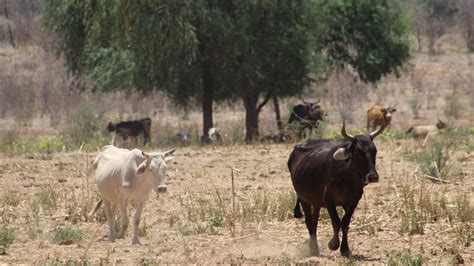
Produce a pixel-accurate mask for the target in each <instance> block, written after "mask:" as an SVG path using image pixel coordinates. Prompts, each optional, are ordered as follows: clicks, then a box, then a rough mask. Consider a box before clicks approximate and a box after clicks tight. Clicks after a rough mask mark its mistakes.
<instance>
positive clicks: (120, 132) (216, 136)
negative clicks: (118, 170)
mask: <svg viewBox="0 0 474 266" xmlns="http://www.w3.org/2000/svg"><path fill="white" fill-rule="evenodd" d="M319 102H320V100H317V101H315V102H307V101H304V100H302V103H301V104H298V105H296V106H294V107H293V109H292V112H291V114H290V118H289V119H288V123H287V124H288V125H292V124H297V126H296V131H297V132H296V135H297V136H298V137H299V139H304V138H306V137H307V136H308V135H307V131H308V130H309V136H311V133H312V130H313V128H317V127H318V125H319V123H320V121H324V120H325V117H326V116H327V113H326V112H325V110H324V109H323V108H322V107H321V105H319ZM396 111H397V109H396V108H394V107H390V106H387V107H382V106H379V105H374V106H372V107H371V108H370V109H369V110H367V131H374V130H375V129H376V128H378V127H380V126H381V125H386V126H390V124H391V121H392V114H393V113H395V112H396ZM446 127H447V124H446V123H444V122H443V121H441V120H439V119H438V123H437V124H436V125H420V126H413V127H410V128H409V129H408V130H407V132H406V133H407V134H411V135H412V136H413V137H414V138H425V137H426V136H427V135H435V134H437V133H438V132H439V131H440V130H441V129H444V128H446ZM150 130H151V118H149V117H146V118H143V119H140V120H132V121H121V122H118V123H112V122H109V124H108V125H107V128H106V131H108V132H113V133H114V135H113V140H112V143H113V144H114V145H117V144H116V143H117V142H116V137H118V139H120V140H121V141H128V139H129V138H132V139H133V140H134V141H135V142H137V138H138V137H139V136H143V145H146V144H147V143H149V142H150V138H151V132H150ZM207 134H208V135H207V136H202V137H201V140H207V141H216V140H221V139H222V137H221V134H220V132H219V130H218V129H217V128H210V129H209V131H208V133H207ZM176 138H177V140H178V141H179V142H180V143H181V144H187V143H189V142H190V141H191V139H192V137H191V134H190V133H189V131H188V130H186V129H180V130H179V132H178V133H176ZM266 139H267V140H272V141H274V142H282V141H285V140H287V139H290V138H289V136H288V135H286V134H285V133H284V132H281V133H280V134H279V135H271V136H266Z"/></svg>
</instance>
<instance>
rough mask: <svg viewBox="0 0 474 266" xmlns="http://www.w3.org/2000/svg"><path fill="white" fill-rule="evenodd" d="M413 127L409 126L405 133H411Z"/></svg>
mask: <svg viewBox="0 0 474 266" xmlns="http://www.w3.org/2000/svg"><path fill="white" fill-rule="evenodd" d="M413 129H414V127H410V128H409V129H408V130H407V132H405V134H408V133H411V132H412V131H413Z"/></svg>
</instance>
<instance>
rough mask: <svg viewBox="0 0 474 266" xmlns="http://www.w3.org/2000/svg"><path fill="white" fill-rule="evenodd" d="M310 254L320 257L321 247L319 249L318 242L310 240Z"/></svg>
mask: <svg viewBox="0 0 474 266" xmlns="http://www.w3.org/2000/svg"><path fill="white" fill-rule="evenodd" d="M309 252H310V253H311V256H319V255H320V253H319V247H318V242H316V240H315V239H311V238H310V239H309Z"/></svg>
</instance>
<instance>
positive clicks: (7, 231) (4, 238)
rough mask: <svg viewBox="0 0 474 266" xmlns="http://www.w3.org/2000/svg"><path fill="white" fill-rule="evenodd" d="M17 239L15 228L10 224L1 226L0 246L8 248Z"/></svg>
mask: <svg viewBox="0 0 474 266" xmlns="http://www.w3.org/2000/svg"><path fill="white" fill-rule="evenodd" d="M15 239H16V233H15V229H13V228H12V227H11V226H9V225H3V226H2V227H1V228H0V247H3V248H5V249H7V248H8V247H9V246H10V245H11V244H12V243H13V241H15Z"/></svg>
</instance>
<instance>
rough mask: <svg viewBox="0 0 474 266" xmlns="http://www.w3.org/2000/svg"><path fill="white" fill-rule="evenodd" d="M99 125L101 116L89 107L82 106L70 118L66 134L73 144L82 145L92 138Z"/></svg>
mask: <svg viewBox="0 0 474 266" xmlns="http://www.w3.org/2000/svg"><path fill="white" fill-rule="evenodd" d="M101 125H102V115H99V114H97V112H95V110H94V109H93V108H92V107H91V106H89V105H84V106H83V107H82V108H81V109H80V110H79V111H78V112H77V113H76V114H75V115H74V116H73V117H72V123H71V125H70V126H69V127H68V128H67V129H66V133H67V134H68V136H69V137H70V138H71V140H72V141H73V142H74V143H75V144H77V145H82V144H84V143H87V142H89V141H90V140H91V139H93V138H94V136H95V133H96V132H97V131H98V130H99V128H101Z"/></svg>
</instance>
